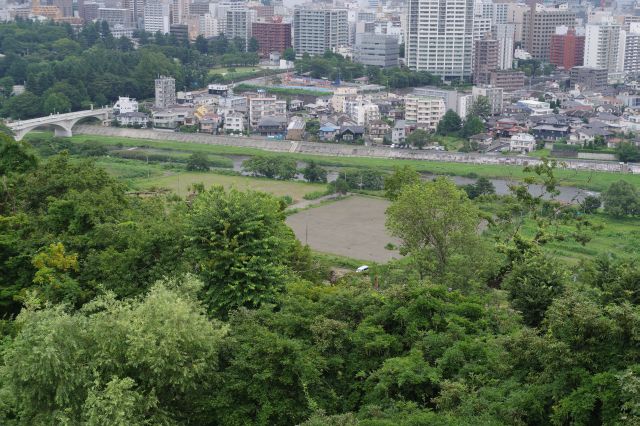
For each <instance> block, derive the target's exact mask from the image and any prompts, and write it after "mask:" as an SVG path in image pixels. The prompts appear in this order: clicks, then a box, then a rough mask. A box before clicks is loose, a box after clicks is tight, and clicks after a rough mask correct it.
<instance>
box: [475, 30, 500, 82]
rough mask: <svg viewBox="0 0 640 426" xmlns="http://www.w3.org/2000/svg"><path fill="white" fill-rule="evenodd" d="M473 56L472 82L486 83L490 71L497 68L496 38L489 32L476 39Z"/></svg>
mask: <svg viewBox="0 0 640 426" xmlns="http://www.w3.org/2000/svg"><path fill="white" fill-rule="evenodd" d="M473 58H474V59H473V82H474V83H475V84H488V83H489V79H490V76H491V71H493V70H495V69H498V59H499V57H498V40H496V39H494V38H492V37H491V34H487V35H486V36H485V37H484V38H482V39H481V40H476V42H475V47H474V55H473Z"/></svg>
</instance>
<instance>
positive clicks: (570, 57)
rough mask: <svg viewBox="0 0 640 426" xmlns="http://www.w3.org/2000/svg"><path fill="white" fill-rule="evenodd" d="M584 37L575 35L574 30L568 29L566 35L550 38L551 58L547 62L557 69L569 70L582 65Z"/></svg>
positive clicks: (555, 35)
mask: <svg viewBox="0 0 640 426" xmlns="http://www.w3.org/2000/svg"><path fill="white" fill-rule="evenodd" d="M583 60H584V36H578V35H576V30H575V29H574V28H569V29H568V30H567V33H566V34H554V35H552V36H551V58H550V60H549V62H550V63H551V64H553V65H555V66H557V67H558V68H563V69H565V70H570V69H571V68H573V67H578V66H582V65H583Z"/></svg>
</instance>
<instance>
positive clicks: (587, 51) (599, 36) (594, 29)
mask: <svg viewBox="0 0 640 426" xmlns="http://www.w3.org/2000/svg"><path fill="white" fill-rule="evenodd" d="M621 32H622V27H621V26H620V24H617V23H613V22H601V23H598V24H587V27H586V31H585V40H584V66H585V67H589V68H604V69H606V70H607V72H608V73H609V74H614V73H619V72H622V70H623V67H624V37H622V38H621V37H620V36H621Z"/></svg>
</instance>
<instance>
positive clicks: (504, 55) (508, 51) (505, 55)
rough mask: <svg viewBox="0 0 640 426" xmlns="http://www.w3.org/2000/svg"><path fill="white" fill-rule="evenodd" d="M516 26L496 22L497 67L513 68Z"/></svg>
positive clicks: (502, 68)
mask: <svg viewBox="0 0 640 426" xmlns="http://www.w3.org/2000/svg"><path fill="white" fill-rule="evenodd" d="M515 37H516V26H515V25H514V24H496V26H495V38H496V40H497V41H498V69H501V70H510V69H511V68H513V50H514V47H515Z"/></svg>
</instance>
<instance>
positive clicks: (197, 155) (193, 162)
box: [187, 152, 211, 172]
mask: <svg viewBox="0 0 640 426" xmlns="http://www.w3.org/2000/svg"><path fill="white" fill-rule="evenodd" d="M210 166H211V162H210V161H209V157H208V156H207V154H205V153H203V152H194V153H193V154H191V156H190V157H189V161H187V170H189V171H192V172H193V171H202V172H208V171H209V167H210Z"/></svg>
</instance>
